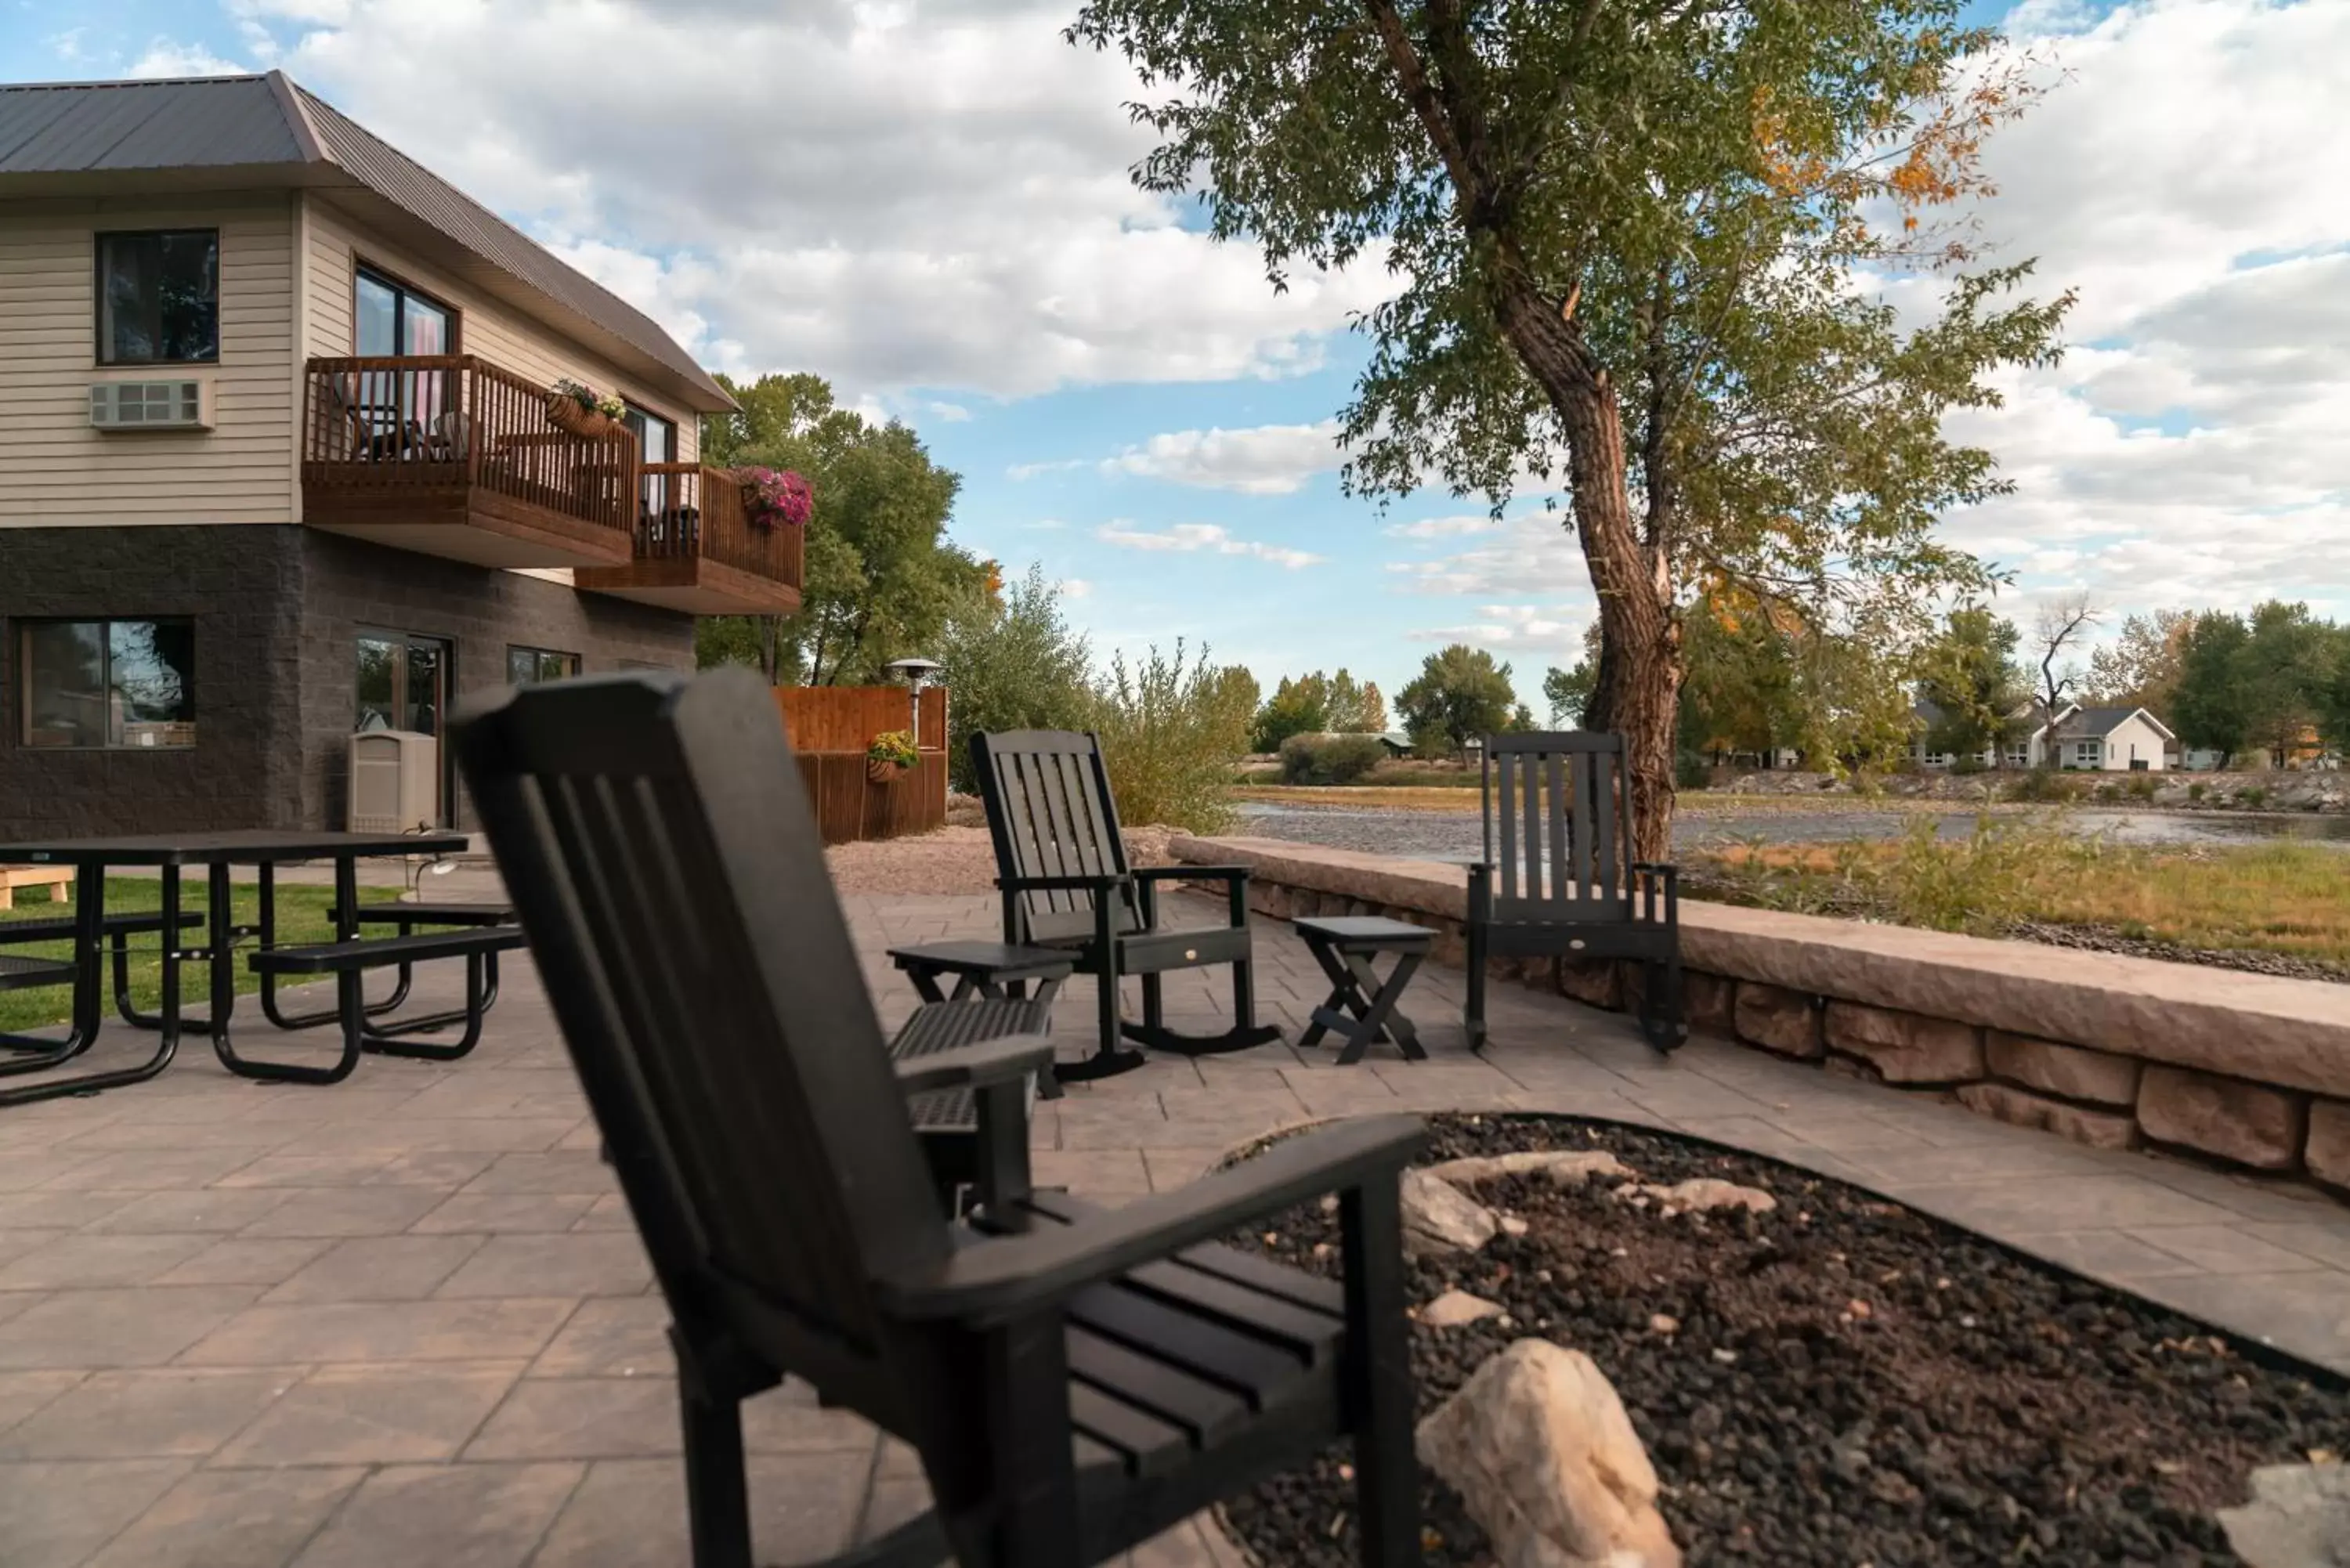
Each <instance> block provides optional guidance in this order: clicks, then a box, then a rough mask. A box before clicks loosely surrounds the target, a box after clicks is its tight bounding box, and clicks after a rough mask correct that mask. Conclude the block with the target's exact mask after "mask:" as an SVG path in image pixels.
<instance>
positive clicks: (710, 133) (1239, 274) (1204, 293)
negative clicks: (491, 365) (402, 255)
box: [241, 0, 1390, 397]
mask: <svg viewBox="0 0 2350 1568" xmlns="http://www.w3.org/2000/svg"><path fill="white" fill-rule="evenodd" d="M241 12H242V13H243V14H246V15H251V16H258V17H261V18H262V19H264V20H265V21H268V20H272V19H274V18H279V17H290V18H291V19H290V20H285V21H279V22H277V24H276V25H277V26H279V27H280V28H282V29H284V37H285V40H286V44H287V46H288V47H287V48H286V56H285V64H286V68H287V69H288V70H289V71H291V72H292V73H293V74H294V75H295V76H296V77H297V78H300V79H302V80H303V81H305V83H306V84H307V85H309V86H311V87H312V88H315V89H317V90H319V91H321V92H323V93H324V94H325V95H326V96H328V98H329V99H332V100H333V101H334V102H335V103H336V104H337V106H338V108H341V109H344V110H345V111H346V112H348V113H350V114H352V115H353V116H355V117H356V118H358V119H360V120H361V121H362V122H364V123H366V124H368V125H369V126H370V127H371V128H373V129H375V130H378V131H380V133H382V134H383V135H384V136H386V137H387V138H389V139H390V140H391V141H392V142H393V143H395V144H396V145H398V146H400V148H402V149H403V150H404V151H408V152H410V153H411V155H413V156H415V157H417V158H418V159H420V160H421V161H423V162H424V163H425V164H426V165H428V166H429V167H432V168H433V169H434V170H436V171H439V172H441V173H443V174H445V175H447V176H448V177H450V178H451V179H452V180H454V181H456V182H457V183H459V184H460V185H462V186H463V187H464V188H465V189H467V190H469V191H470V192H473V194H475V195H476V196H479V197H480V198H482V199H483V200H484V201H486V202H490V203H491V204H492V205H494V206H496V207H498V208H500V209H501V210H502V211H505V212H508V213H519V214H522V215H523V216H524V217H525V219H526V220H529V221H531V222H533V223H536V226H537V228H538V230H539V232H541V233H544V234H555V235H556V236H558V237H567V238H570V239H572V240H573V241H575V243H574V244H570V245H568V246H567V250H566V254H568V255H569V256H570V257H571V259H572V260H574V261H575V262H576V263H577V265H580V266H582V267H583V268H584V269H585V270H587V271H588V272H589V273H591V274H592V275H595V276H597V277H598V279H599V280H601V281H603V282H605V283H607V284H608V285H609V286H612V287H614V288H615V289H617V290H619V292H621V293H623V294H624V295H626V296H628V297H629V298H630V299H631V300H633V301H634V302H636V303H637V304H639V306H643V307H644V308H645V309H647V310H648V311H650V313H651V314H652V315H653V316H654V317H656V318H657V319H659V320H660V321H661V322H662V323H663V324H664V325H667V326H670V327H673V328H674V329H676V330H677V331H678V332H679V333H680V335H681V337H683V339H684V340H685V341H686V342H687V344H688V345H689V346H690V347H691V348H694V349H695V350H696V351H697V352H699V353H701V354H702V355H703V356H704V357H705V358H707V359H708V360H709V361H710V362H711V363H712V364H713V365H715V366H716V367H717V368H719V369H726V370H729V371H744V372H753V371H757V370H763V369H776V368H795V369H796V368H804V369H813V370H816V371H817V372H819V373H822V374H825V375H827V376H830V377H832V378H834V379H836V380H837V381H838V382H840V383H841V384H843V385H844V387H846V388H850V389H858V390H870V391H874V392H878V393H890V392H899V391H903V390H905V389H920V388H930V389H968V390H972V391H975V392H983V393H987V394H992V395H995V396H1003V397H1018V396H1023V395H1027V394H1031V393H1035V392H1039V391H1044V390H1046V389H1052V388H1055V387H1060V386H1066V385H1076V384H1091V383H1099V382H1108V381H1175V380H1186V381H1191V380H1215V379H1231V378H1233V377H1244V376H1285V375H1292V374H1296V373H1300V372H1304V371H1307V370H1311V369H1315V367H1317V366H1318V365H1319V364H1320V363H1321V358H1322V351H1323V348H1322V339H1323V337H1324V336H1325V335H1326V334H1327V333H1328V332H1330V331H1331V330H1333V329H1335V328H1336V327H1340V326H1342V325H1343V324H1344V322H1345V321H1346V319H1347V315H1348V313H1349V312H1350V311H1352V310H1355V309H1357V308H1360V307H1363V306H1367V305H1370V304H1373V303H1376V302H1377V300H1378V299H1379V298H1381V297H1383V296H1385V295H1386V294H1387V293H1388V291H1389V287H1390V286H1389V284H1388V279H1387V277H1386V275H1385V273H1384V270H1383V267H1382V266H1381V265H1380V261H1381V258H1380V257H1379V256H1378V255H1372V256H1369V257H1367V258H1366V261H1365V263H1364V264H1363V265H1360V266H1358V267H1357V268H1355V269H1353V271H1352V272H1351V273H1350V274H1349V275H1347V276H1344V277H1337V278H1318V277H1315V276H1313V275H1301V276H1299V277H1297V278H1295V280H1294V281H1293V286H1292V287H1291V289H1290V291H1289V293H1288V294H1287V295H1286V296H1282V295H1276V294H1275V293H1274V291H1273V289H1272V288H1271V287H1270V286H1268V285H1267V284H1266V282H1265V279H1264V276H1263V265H1262V261H1261V258H1260V257H1259V255H1258V254H1257V253H1256V252H1255V250H1254V249H1253V247H1250V246H1246V245H1225V244H1215V243H1214V242H1212V241H1211V240H1210V239H1209V238H1208V237H1207V236H1206V235H1204V234H1199V233H1196V232H1191V231H1188V230H1185V229H1183V228H1181V227H1180V226H1178V224H1177V223H1176V222H1175V218H1176V215H1177V214H1176V210H1175V207H1174V204H1173V203H1171V202H1169V201H1168V200H1166V199H1164V198H1161V197H1159V196H1155V195H1151V194H1149V193H1146V192H1139V191H1137V190H1135V189H1134V187H1133V185H1132V183H1131V182H1130V181H1129V180H1128V176H1127V171H1128V167H1129V166H1131V165H1132V164H1133V163H1134V162H1135V161H1137V160H1138V159H1139V157H1140V156H1141V155H1142V153H1143V152H1144V151H1147V150H1148V148H1149V145H1150V144H1151V139H1150V135H1149V131H1148V130H1144V129H1140V128H1137V127H1136V126H1134V125H1133V124H1131V123H1130V122H1129V120H1128V118H1127V115H1126V112H1125V109H1124V108H1123V107H1122V106H1123V105H1124V104H1125V103H1126V102H1128V100H1130V99H1135V98H1137V97H1139V96H1142V92H1141V89H1140V88H1139V85H1138V83H1137V81H1136V78H1134V76H1133V74H1132V72H1131V71H1130V70H1129V69H1128V67H1127V66H1126V65H1125V63H1124V61H1123V60H1122V59H1120V58H1119V57H1117V56H1115V55H1100V54H1097V53H1095V52H1093V51H1091V50H1084V49H1077V48H1074V47H1070V46H1068V45H1066V44H1065V43H1064V42H1063V41H1062V40H1061V36H1060V29H1061V27H1062V26H1063V25H1064V24H1065V23H1066V15H1065V12H1066V6H1064V5H1060V4H1059V3H1058V0H1051V3H1047V0H920V4H919V5H915V4H901V5H893V6H880V5H864V4H857V3H852V0H802V3H798V4H795V5H788V6H777V5H768V4H753V3H751V0H692V3H690V4H674V5H671V4H659V3H656V0H601V3H599V4H596V5H577V4H571V3H568V0H506V3H504V4H501V5H495V6H491V5H480V4H477V3H471V0H338V3H334V4H328V3H326V0H276V3H271V0H261V3H259V4H255V3H253V0H245V3H244V5H242V6H241ZM452 103H453V104H463V105H464V106H465V112H464V113H463V114H462V115H459V114H452V113H450V112H448V109H447V106H448V105H450V104H452ZM585 236H594V239H593V241H592V243H590V242H587V240H585V239H584V237H585Z"/></svg>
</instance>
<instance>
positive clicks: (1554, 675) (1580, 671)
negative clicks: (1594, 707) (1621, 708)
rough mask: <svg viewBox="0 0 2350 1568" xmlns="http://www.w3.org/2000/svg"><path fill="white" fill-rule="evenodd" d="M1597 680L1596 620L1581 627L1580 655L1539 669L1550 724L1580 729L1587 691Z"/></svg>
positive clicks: (1597, 641) (1586, 703) (1589, 701)
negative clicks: (1569, 662) (1565, 663)
mask: <svg viewBox="0 0 2350 1568" xmlns="http://www.w3.org/2000/svg"><path fill="white" fill-rule="evenodd" d="M1598 684H1599V623H1598V622H1597V621H1593V622H1592V623H1591V624H1590V625H1589V626H1586V627H1585V628H1583V657H1582V658H1581V659H1577V660H1575V663H1574V664H1573V665H1571V666H1568V667H1566V668H1565V669H1562V668H1560V667H1559V666H1558V665H1555V664H1554V665H1552V666H1551V667H1550V668H1549V669H1548V670H1544V672H1543V686H1542V689H1543V701H1545V702H1548V703H1549V704H1550V722H1551V728H1553V729H1555V730H1580V729H1582V728H1583V727H1584V723H1583V715H1584V711H1585V710H1586V709H1587V708H1589V707H1590V706H1591V693H1592V691H1593V689H1594V688H1596V686H1597V685H1598Z"/></svg>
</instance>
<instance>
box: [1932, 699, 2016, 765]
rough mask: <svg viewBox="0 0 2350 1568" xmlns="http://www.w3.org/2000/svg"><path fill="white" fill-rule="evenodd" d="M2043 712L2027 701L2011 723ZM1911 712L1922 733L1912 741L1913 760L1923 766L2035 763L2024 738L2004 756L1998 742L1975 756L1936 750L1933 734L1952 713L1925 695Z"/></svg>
mask: <svg viewBox="0 0 2350 1568" xmlns="http://www.w3.org/2000/svg"><path fill="white" fill-rule="evenodd" d="M1910 711H1911V713H1912V714H1914V715H1915V716H1916V718H1917V720H1918V732H1917V734H1916V736H1915V737H1913V738H1912V739H1911V741H1910V742H1909V756H1910V760H1911V761H1913V762H1915V763H1917V764H1918V766H1919V767H1921V768H1935V769H1941V768H1948V767H1950V766H1952V765H1954V764H1955V763H1960V762H1961V761H1968V762H1972V763H1974V764H1975V765H1976V766H1978V767H1985V768H1995V767H1998V766H2000V765H2001V764H2002V763H2005V764H2006V765H2007V766H2009V767H2012V768H2022V767H2030V766H2031V765H2032V753H2030V752H2029V751H2028V750H2027V749H2026V747H2025V745H2024V742H2022V740H2020V739H2019V740H2012V741H2010V742H2008V744H2007V751H2006V754H2005V755H2004V756H2002V754H2001V753H2000V750H1999V747H1998V745H1997V744H1996V743H1994V744H1992V745H1990V746H1986V747H1984V748H1983V749H1982V750H1981V751H1980V752H1977V753H1974V754H1973V755H1972V756H1971V757H1966V756H1962V755H1960V754H1959V753H1950V752H1939V751H1936V750H1934V749H1933V747H1932V745H1931V744H1930V743H1929V737H1930V736H1931V735H1932V734H1933V732H1935V731H1936V730H1939V729H1940V728H1941V727H1942V725H1943V723H1944V722H1946V721H1947V720H1948V718H1949V715H1948V714H1947V713H1945V712H1944V711H1943V710H1942V708H1941V706H1940V705H1939V703H1936V702H1933V701H1929V700H1928V699H1926V698H1923V697H1920V698H1919V699H1918V701H1917V705H1916V706H1915V707H1913V708H1912V709H1911V710H1910ZM2039 711H2040V710H2039V708H2038V706H2037V705H2036V704H2034V703H2030V702H2027V703H2025V704H2024V705H2023V706H2022V707H2020V708H2018V709H2016V710H2015V711H2013V712H2012V713H2010V714H2008V719H2009V721H2010V722H2016V721H2022V720H2030V719H2033V718H2035V717H2037V716H2038V713H2039Z"/></svg>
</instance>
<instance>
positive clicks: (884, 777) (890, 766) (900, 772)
mask: <svg viewBox="0 0 2350 1568" xmlns="http://www.w3.org/2000/svg"><path fill="white" fill-rule="evenodd" d="M906 772H907V769H906V764H905V763H900V762H893V761H891V760H890V759H889V758H888V757H868V758H866V759H865V776H866V777H867V778H868V779H869V780H871V781H872V782H873V783H875V784H896V783H897V782H898V781H899V779H900V778H903V777H904V776H905V774H906Z"/></svg>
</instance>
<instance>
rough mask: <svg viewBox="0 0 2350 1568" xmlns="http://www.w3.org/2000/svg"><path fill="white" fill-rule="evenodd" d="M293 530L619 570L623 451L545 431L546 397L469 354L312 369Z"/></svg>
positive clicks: (632, 448) (630, 514) (633, 461)
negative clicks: (302, 526) (303, 526)
mask: <svg viewBox="0 0 2350 1568" xmlns="http://www.w3.org/2000/svg"><path fill="white" fill-rule="evenodd" d="M303 382H304V397H303V423H302V518H303V521H304V522H306V523H307V524H310V525H311V526H312V527H315V528H322V529H325V530H326V531H328V532H329V533H334V534H345V535H350V536H351V537H353V538H359V539H367V540H371V541H373V542H374V543H377V544H380V545H395V546H397V547H399V548H400V549H403V550H416V551H420V552H421V553H423V554H425V555H430V556H446V557H447V558H449V559H451V560H456V561H470V562H472V563H473V564H474V565H476V566H575V567H581V566H626V564H627V563H628V562H629V560H630V559H631V558H632V556H633V555H634V545H633V544H632V541H631V532H632V529H633V526H634V524H635V522H636V518H637V512H638V500H637V497H638V488H639V487H638V481H637V469H638V462H637V442H636V438H635V437H634V436H632V435H629V433H628V432H627V431H624V430H620V429H619V428H618V427H614V429H613V430H612V431H611V433H609V434H607V435H602V436H583V435H577V434H573V433H571V432H569V431H563V430H558V429H557V428H556V426H555V424H554V423H553V422H552V421H550V420H549V419H548V417H547V389H546V388H544V387H542V386H540V385H538V384H537V383H536V382H535V381H532V380H530V379H528V378H526V377H523V376H518V375H516V374H515V373H514V372H513V371H511V370H508V369H504V368H502V367H500V366H497V365H493V364H490V363H489V362H488V361H486V360H484V359H480V358H475V357H474V356H473V355H471V354H440V355H420V356H414V357H410V358H346V359H312V360H310V361H309V363H308V365H307V368H306V369H305V373H304V378H303Z"/></svg>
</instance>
